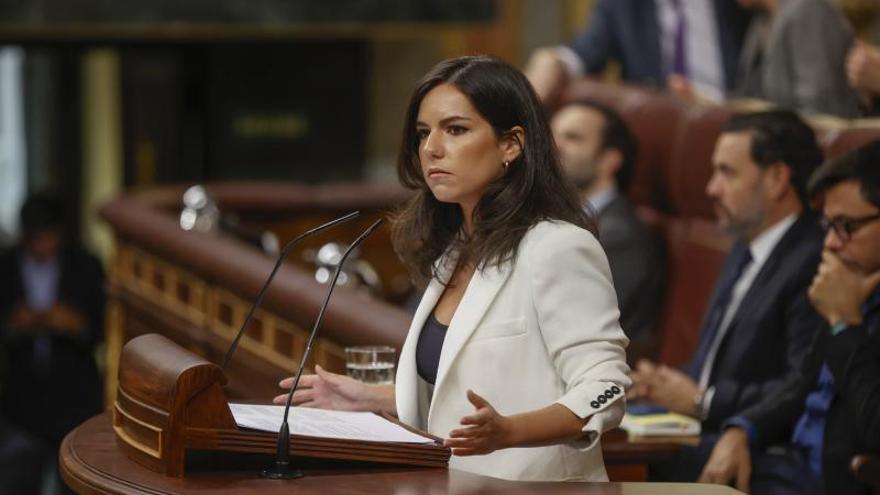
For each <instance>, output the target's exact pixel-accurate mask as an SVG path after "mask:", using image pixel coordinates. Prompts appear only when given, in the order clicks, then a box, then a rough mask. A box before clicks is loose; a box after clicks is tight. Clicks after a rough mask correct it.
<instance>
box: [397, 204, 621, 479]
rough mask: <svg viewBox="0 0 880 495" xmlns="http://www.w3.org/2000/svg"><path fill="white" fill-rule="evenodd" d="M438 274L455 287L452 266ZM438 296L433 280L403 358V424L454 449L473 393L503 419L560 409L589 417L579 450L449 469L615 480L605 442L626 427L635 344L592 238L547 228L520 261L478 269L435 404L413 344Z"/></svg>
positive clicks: (486, 459)
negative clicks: (630, 351)
mask: <svg viewBox="0 0 880 495" xmlns="http://www.w3.org/2000/svg"><path fill="white" fill-rule="evenodd" d="M439 263H440V264H439V265H438V266H440V267H441V270H440V274H441V276H442V278H443V279H448V275H449V272H450V270H451V269H453V268H454V261H453V260H452V259H451V258H450V259H446V258H444V259H441V260H440V262H439ZM442 293H443V285H442V284H441V283H440V282H438V281H437V280H432V281H431V283H430V284H429V285H428V288H427V290H426V291H425V294H424V296H423V297H422V301H421V303H420V304H419V307H418V309H417V310H416V313H415V316H414V317H413V321H412V325H411V326H410V329H409V333H408V334H407V338H406V341H405V343H404V345H403V348H402V349H401V352H400V362H399V365H398V370H397V378H396V386H395V393H396V401H397V413H398V415H399V417H400V419H401V421H403V422H404V423H407V424H410V425H413V426H416V427H418V428H422V429H424V430H427V431H428V432H429V433H432V434H434V435H437V436H439V437H443V438H447V437H448V435H449V432H450V431H452V430H453V429H455V428H457V427H459V421H460V420H461V418H463V417H464V416H468V415H470V414H473V412H474V407H473V406H472V405H471V404H470V402H468V400H467V396H466V391H467V390H468V389H473V390H474V392H476V393H477V394H479V395H481V396H483V397H484V398H486V400H488V401H489V403H490V404H492V406H494V407H495V409H496V410H497V411H498V412H499V413H500V414H504V415H510V414H516V413H522V412H527V411H531V410H535V409H540V408H543V407H546V406H548V405H550V404H553V403H559V404H562V405H564V406H565V407H567V408H568V409H570V410H571V411H572V412H574V413H575V414H577V415H578V416H579V417H581V418H589V420H588V421H587V422H586V425H585V426H584V433H585V434H584V437H583V440H578V441H576V442H571V443H566V444H557V445H552V446H547V447H529V448H511V449H504V450H498V451H495V452H493V453H491V454H488V455H484V456H470V457H458V456H453V457H452V459H451V460H450V462H449V467H450V468H452V469H459V470H462V471H470V472H473V473H478V474H482V475H486V476H493V477H496V478H504V479H510V480H546V481H550V480H589V481H604V480H607V479H608V476H607V474H606V473H605V465H604V462H603V460H602V449H601V446H600V445H599V441H598V440H599V436H600V435H601V433H602V432H604V431H607V430H609V429H611V428H614V427H615V426H617V425H618V424H619V423H620V420H621V418H622V417H623V411H624V403H625V399H624V396H625V393H624V390H625V389H626V387H627V386H629V385H630V380H629V378H628V377H627V373H628V371H629V368H628V367H627V364H626V358H625V353H624V348H625V347H626V345H627V344H628V340H627V338H626V336H625V335H624V333H623V331H621V329H620V325H619V324H618V317H619V311H618V309H617V298H616V296H615V293H614V287H613V285H612V281H611V271H610V269H609V267H608V260H607V259H606V257H605V253H604V251H603V250H602V248H601V246H600V245H599V242H598V241H597V240H596V238H595V236H593V234H591V233H590V232H588V231H586V230H584V229H581V228H580V227H576V226H574V225H572V224H569V223H565V222H558V221H554V222H551V221H544V222H541V223H539V224H537V225H535V226H534V227H532V229H531V230H529V232H528V233H527V234H526V235H525V236H524V237H523V240H522V242H520V245H519V250H518V255H517V257H516V259H515V261H514V262H512V263H507V264H505V265H504V266H503V267H501V268H500V269H496V268H487V269H485V270H483V271H479V270H478V271H477V272H476V273H475V274H474V276H473V278H472V279H471V281H470V283H469V284H468V287H467V290H466V291H465V294H464V297H463V298H462V300H461V303H459V306H458V308H457V310H456V311H455V315H454V316H453V318H452V321H451V322H450V325H449V329H448V331H447V333H446V339H445V341H444V342H443V348H442V351H441V354H440V363H439V368H438V370H437V379H436V382H435V385H434V387H433V395H432V393H431V386H430V384H428V383H427V382H425V381H424V380H422V379H421V378H420V377H419V375H418V372H417V370H416V343H417V342H418V339H419V333H420V332H421V330H422V327H423V326H424V324H425V320H426V319H427V317H428V316H429V315H430V314H431V312H432V311H433V310H434V306H435V305H436V304H437V300H438V299H439V298H440V295H441V294H442Z"/></svg>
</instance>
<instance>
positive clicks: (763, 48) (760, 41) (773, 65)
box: [736, 0, 859, 117]
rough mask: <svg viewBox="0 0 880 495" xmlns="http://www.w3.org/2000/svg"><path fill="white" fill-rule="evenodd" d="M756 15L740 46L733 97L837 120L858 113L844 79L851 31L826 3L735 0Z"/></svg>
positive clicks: (854, 97) (819, 0) (853, 94)
mask: <svg viewBox="0 0 880 495" xmlns="http://www.w3.org/2000/svg"><path fill="white" fill-rule="evenodd" d="M739 3H740V4H741V5H742V6H743V7H746V8H749V9H751V10H753V11H755V12H756V13H758V15H757V16H756V17H755V18H754V19H753V20H752V23H751V26H749V31H748V34H747V35H746V39H745V43H744V45H743V53H742V61H741V65H740V69H739V71H740V80H739V82H738V83H737V91H736V95H737V96H745V97H751V98H760V99H764V100H768V101H770V102H773V103H774V104H776V105H779V106H781V107H784V108H790V109H793V110H798V111H804V112H819V113H827V114H830V115H837V116H840V117H855V116H857V115H858V114H859V102H858V95H857V94H856V92H855V91H853V90H852V88H850V87H849V84H848V83H847V80H846V70H845V60H846V53H847V50H849V48H850V46H851V45H852V43H853V33H852V29H851V27H850V25H849V23H848V21H847V20H846V18H844V17H843V14H841V13H840V11H839V10H838V9H837V7H836V6H834V5H833V4H832V2H831V0H739Z"/></svg>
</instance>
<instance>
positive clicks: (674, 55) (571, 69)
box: [525, 0, 748, 103]
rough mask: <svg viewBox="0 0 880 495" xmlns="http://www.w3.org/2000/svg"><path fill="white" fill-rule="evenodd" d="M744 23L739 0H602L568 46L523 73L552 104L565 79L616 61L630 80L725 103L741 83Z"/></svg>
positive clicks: (550, 51) (538, 58)
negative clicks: (687, 89)
mask: <svg viewBox="0 0 880 495" xmlns="http://www.w3.org/2000/svg"><path fill="white" fill-rule="evenodd" d="M747 25H748V14H747V13H746V12H744V11H743V10H742V9H740V8H739V7H738V6H737V4H736V1H735V0H599V1H598V2H597V4H596V7H595V8H594V9H593V12H592V15H591V17H590V21H589V25H588V26H587V27H586V28H585V29H584V30H583V31H581V32H580V33H579V34H578V35H577V36H576V37H575V39H574V41H572V43H571V45H569V46H563V47H548V48H541V49H539V50H536V51H535V53H534V54H532V56H531V58H530V60H529V62H528V64H527V67H526V70H525V72H526V75H527V76H528V78H529V80H530V81H531V82H532V85H533V86H534V87H535V90H536V91H537V93H538V97H539V98H541V100H542V101H544V102H550V103H552V102H555V101H556V97H557V96H558V95H559V93H560V92H561V91H562V90H563V89H564V87H565V85H566V84H567V82H568V80H570V79H572V78H575V77H580V76H583V75H585V74H590V75H595V74H598V73H600V72H602V71H603V70H604V69H605V67H606V65H608V63H609V62H613V61H616V62H619V63H620V65H621V69H622V72H623V74H622V75H623V79H624V80H625V81H628V82H633V83H637V84H643V85H647V86H655V87H664V86H666V85H667V80H668V79H669V78H670V76H673V79H674V80H675V81H676V84H679V85H680V84H682V82H684V81H687V83H688V84H690V85H692V86H693V87H694V89H695V90H696V91H698V92H700V93H703V94H705V95H707V96H709V97H711V98H713V99H722V98H723V97H724V95H725V94H726V93H727V91H728V90H729V89H731V88H733V85H734V83H735V81H736V75H735V74H736V67H737V63H738V61H739V57H740V48H741V46H742V40H743V36H744V34H745V30H746V27H747Z"/></svg>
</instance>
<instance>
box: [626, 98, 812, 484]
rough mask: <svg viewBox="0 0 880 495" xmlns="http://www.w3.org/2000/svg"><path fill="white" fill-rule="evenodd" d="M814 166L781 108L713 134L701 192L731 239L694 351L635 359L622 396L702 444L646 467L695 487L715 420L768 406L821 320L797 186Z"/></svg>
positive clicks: (794, 119) (802, 190)
mask: <svg viewBox="0 0 880 495" xmlns="http://www.w3.org/2000/svg"><path fill="white" fill-rule="evenodd" d="M821 160H822V152H821V150H820V149H819V147H818V145H817V143H816V139H815V136H814V135H813V131H812V129H810V127H809V126H807V124H806V123H804V122H803V121H802V120H801V119H800V118H799V117H798V116H797V115H796V114H794V113H793V112H790V111H783V110H777V111H771V112H762V113H755V114H748V115H736V116H734V117H732V118H731V119H730V121H729V122H728V123H727V124H726V125H725V127H724V128H723V129H722V132H721V135H720V136H719V138H718V141H717V143H716V145H715V151H714V153H713V156H712V170H713V171H712V176H711V178H710V180H709V183H708V184H707V185H706V193H707V194H708V195H709V197H710V198H711V199H712V200H713V201H714V203H715V212H716V215H717V221H718V225H719V226H720V227H721V228H722V229H724V230H726V231H727V232H728V233H730V234H731V235H733V236H734V237H735V238H736V243H735V244H734V246H733V248H732V250H731V252H730V254H729V255H728V257H727V260H726V261H725V263H724V266H723V268H722V270H721V273H720V275H719V278H718V281H717V282H716V284H715V289H714V292H713V294H712V297H711V299H710V301H709V306H708V308H707V311H706V313H705V317H704V320H703V326H702V329H701V331H700V337H699V342H698V345H697V349H696V352H695V353H694V355H693V357H692V358H691V361H690V362H689V363H688V364H687V365H686V366H685V368H684V370H677V369H673V368H670V367H667V366H665V365H657V364H654V363H651V362H647V361H642V362H640V363H639V364H638V366H637V367H636V370H635V371H634V372H633V383H634V385H633V388H632V389H631V391H630V397H632V398H635V399H641V400H645V401H649V402H652V403H655V404H659V405H660V406H662V407H664V408H666V409H669V410H671V411H673V412H677V413H681V414H685V415H688V416H692V417H694V418H697V419H699V420H701V421H702V435H701V443H700V445H699V446H697V447H694V448H684V449H682V450H681V451H680V452H679V453H678V455H677V457H676V458H675V459H673V460H672V461H670V462H667V463H662V464H657V465H654V466H652V467H651V477H652V478H654V479H658V480H670V481H694V480H695V479H697V476H698V475H699V473H700V470H701V469H702V467H703V465H704V463H705V461H706V459H707V458H708V455H709V452H710V451H711V448H712V446H713V444H714V441H715V440H716V439H717V432H718V431H719V430H718V429H719V427H720V425H721V424H722V422H723V421H725V420H726V419H728V418H730V417H731V416H734V415H735V414H737V413H739V412H741V411H743V410H745V409H746V408H748V407H750V406H753V405H754V404H757V403H758V402H761V401H766V400H769V399H770V398H772V397H774V396H775V394H776V393H777V392H776V390H778V389H779V387H780V386H781V385H782V384H783V383H784V381H785V378H786V377H787V376H788V375H791V374H793V373H798V372H799V370H800V364H801V360H802V359H803V356H804V354H805V353H806V350H807V348H808V346H809V344H810V343H811V342H812V340H813V338H814V336H815V335H817V334H818V332H819V331H820V329H821V328H822V325H823V322H822V319H821V318H820V317H819V315H818V314H816V312H815V311H814V310H813V308H812V306H810V303H809V301H808V299H807V288H808V287H809V285H810V281H811V280H812V274H813V273H814V271H815V266H816V264H817V263H818V262H819V258H820V251H821V246H822V230H821V229H820V228H819V225H818V222H817V221H816V218H815V216H813V215H812V214H811V213H810V212H809V209H808V207H807V202H806V197H807V195H806V183H807V179H808V177H809V176H810V173H811V172H813V170H814V169H815V168H816V166H817V165H818V164H819V163H820V162H821Z"/></svg>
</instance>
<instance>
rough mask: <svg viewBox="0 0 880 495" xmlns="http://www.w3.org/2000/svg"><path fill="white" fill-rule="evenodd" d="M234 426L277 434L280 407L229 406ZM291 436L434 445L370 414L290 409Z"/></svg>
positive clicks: (280, 415) (427, 439)
mask: <svg viewBox="0 0 880 495" xmlns="http://www.w3.org/2000/svg"><path fill="white" fill-rule="evenodd" d="M229 408H230V409H232V416H233V417H234V418H235V422H236V424H238V426H241V427H243V428H251V429H254V430H261V431H270V432H273V433H275V432H277V431H278V430H279V429H280V428H281V419H282V418H283V417H284V406H264V405H256V404H229ZM287 424H288V426H289V427H290V433H291V434H292V435H305V436H310V437H320V438H334V439H339V440H366V441H371V442H404V443H434V440H431V439H430V438H427V437H423V436H421V435H417V434H415V433H412V432H411V431H409V430H407V429H405V428H403V427H401V426H400V425H397V424H394V423H392V422H391V421H388V420H387V419H385V418H383V417H381V416H378V415H376V414H373V413H371V412H349V411H329V410H326V409H313V408H307V407H291V408H290V416H288V418H287Z"/></svg>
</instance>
